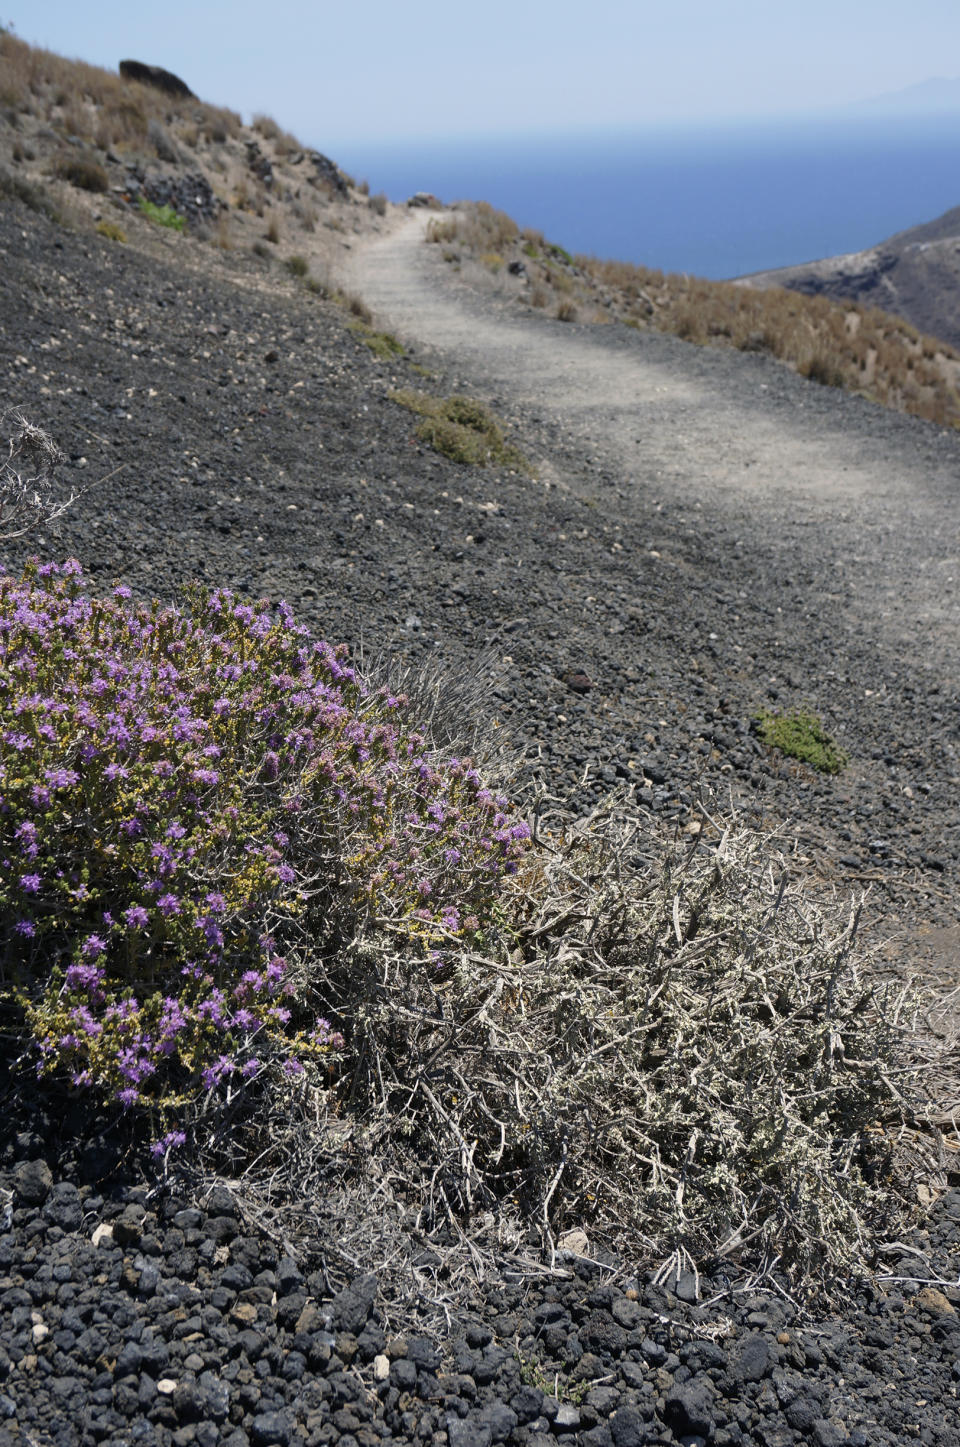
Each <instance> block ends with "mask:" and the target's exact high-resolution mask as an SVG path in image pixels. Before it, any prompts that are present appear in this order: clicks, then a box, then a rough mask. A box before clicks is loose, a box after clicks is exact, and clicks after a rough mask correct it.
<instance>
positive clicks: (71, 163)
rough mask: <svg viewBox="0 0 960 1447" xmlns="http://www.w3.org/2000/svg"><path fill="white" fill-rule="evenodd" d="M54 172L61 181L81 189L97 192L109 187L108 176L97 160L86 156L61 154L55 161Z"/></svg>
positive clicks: (104, 190) (102, 191) (100, 192)
mask: <svg viewBox="0 0 960 1447" xmlns="http://www.w3.org/2000/svg"><path fill="white" fill-rule="evenodd" d="M54 174H55V175H56V176H58V177H59V178H60V180H61V181H69V182H70V184H71V186H78V187H79V188H80V190H81V191H94V192H97V193H99V194H101V195H102V194H103V193H104V192H106V191H108V190H109V189H110V178H109V176H108V175H107V173H106V171H105V170H104V169H103V167H102V166H101V165H100V163H99V162H98V161H91V160H90V159H89V158H88V157H86V156H63V157H61V159H60V160H58V161H57V163H56V165H55V167H54Z"/></svg>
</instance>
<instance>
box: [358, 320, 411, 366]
mask: <svg viewBox="0 0 960 1447" xmlns="http://www.w3.org/2000/svg"><path fill="white" fill-rule="evenodd" d="M348 330H349V331H351V332H352V333H353V335H354V336H355V337H356V338H357V340H358V341H361V342H363V343H364V345H365V346H367V347H369V348H370V350H371V352H372V353H373V355H374V356H375V357H379V359H380V361H381V362H389V361H390V359H391V358H392V357H402V356H403V352H404V348H403V343H402V342H398V341H397V338H396V337H395V336H394V335H393V333H392V332H377V331H374V330H373V328H372V327H368V326H367V325H366V324H365V323H364V322H351V323H350V326H349V328H348Z"/></svg>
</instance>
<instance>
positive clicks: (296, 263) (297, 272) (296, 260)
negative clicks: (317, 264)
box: [284, 256, 310, 281]
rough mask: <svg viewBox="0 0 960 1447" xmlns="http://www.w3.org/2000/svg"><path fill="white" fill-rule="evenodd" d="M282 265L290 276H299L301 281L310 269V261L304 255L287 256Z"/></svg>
mask: <svg viewBox="0 0 960 1447" xmlns="http://www.w3.org/2000/svg"><path fill="white" fill-rule="evenodd" d="M284 265H285V266H286V268H287V270H288V271H289V273H290V275H291V276H296V277H299V278H300V280H301V281H302V280H303V278H304V277H305V276H306V275H307V274H308V272H309V271H310V263H309V262H308V261H307V258H306V257H305V256H288V257H287V259H286V261H285V262H284Z"/></svg>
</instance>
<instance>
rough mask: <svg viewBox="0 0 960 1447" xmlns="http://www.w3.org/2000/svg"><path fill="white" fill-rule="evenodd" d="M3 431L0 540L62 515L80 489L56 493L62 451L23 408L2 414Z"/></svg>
mask: <svg viewBox="0 0 960 1447" xmlns="http://www.w3.org/2000/svg"><path fill="white" fill-rule="evenodd" d="M0 434H3V435H4V436H6V438H7V455H6V457H5V458H4V459H3V460H2V461H0V541H3V542H5V541H8V540H9V539H10V538H19V537H22V536H23V534H24V533H28V532H29V531H30V530H31V528H35V527H40V526H41V525H43V524H45V523H50V522H52V521H53V520H54V519H55V518H58V517H60V515H61V514H62V513H64V512H65V511H66V510H67V508H68V507H69V506H70V504H71V503H73V502H75V501H76V499H77V497H78V496H79V492H74V491H71V493H70V496H69V497H66V498H64V497H61V498H59V499H57V498H55V497H54V489H55V486H56V470H57V468H58V467H59V466H60V464H61V463H62V462H63V461H64V456H63V453H62V452H61V451H60V449H59V447H58V446H57V444H56V443H55V442H54V441H53V439H52V438H51V437H48V435H47V433H46V432H44V431H42V429H41V428H39V427H34V425H33V424H32V423H31V422H28V421H27V419H26V418H25V417H24V415H23V413H22V412H20V411H18V410H16V409H14V410H13V411H11V412H8V413H5V414H4V415H3V417H0Z"/></svg>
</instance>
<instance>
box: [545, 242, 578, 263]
mask: <svg viewBox="0 0 960 1447" xmlns="http://www.w3.org/2000/svg"><path fill="white" fill-rule="evenodd" d="M547 250H548V251H549V253H550V255H551V256H555V257H556V258H557V260H558V261H564V262H566V264H567V266H572V265H573V257H572V256H571V255H570V253H569V251H567V250H566V249H565V248H564V247H562V246H556V245H555V244H554V243H553V242H550V243H549V244H548V246H547Z"/></svg>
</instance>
